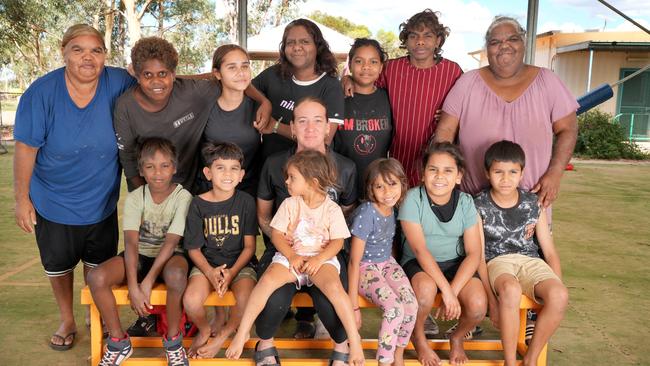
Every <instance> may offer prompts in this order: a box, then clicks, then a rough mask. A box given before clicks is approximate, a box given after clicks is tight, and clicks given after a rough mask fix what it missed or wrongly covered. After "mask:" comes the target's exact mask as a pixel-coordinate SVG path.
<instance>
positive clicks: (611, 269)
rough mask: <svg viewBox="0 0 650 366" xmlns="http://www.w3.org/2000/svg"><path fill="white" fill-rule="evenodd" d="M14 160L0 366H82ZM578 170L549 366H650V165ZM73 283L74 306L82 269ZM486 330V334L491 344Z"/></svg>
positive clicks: (567, 190) (7, 189) (369, 322)
mask: <svg viewBox="0 0 650 366" xmlns="http://www.w3.org/2000/svg"><path fill="white" fill-rule="evenodd" d="M12 152H13V148H10V153H9V154H5V155H0V205H1V206H0V232H1V233H2V235H1V237H0V253H2V254H1V255H0V309H1V311H0V329H2V330H3V331H2V332H0V345H1V346H0V349H1V350H2V352H0V365H3V366H4V365H45V364H47V365H87V359H88V356H89V355H90V346H89V336H88V330H87V329H86V328H85V327H84V325H83V324H84V311H83V309H82V307H81V305H76V309H75V310H76V319H77V324H78V330H79V334H78V336H77V343H76V346H75V347H74V348H73V349H72V350H70V351H68V352H55V351H52V350H50V348H49V347H48V346H47V342H48V340H49V336H50V334H51V333H52V332H53V331H54V330H55V329H56V328H57V326H58V312H57V308H56V305H55V303H54V298H53V296H52V293H51V289H50V286H49V282H48V281H47V279H46V278H45V276H44V274H43V272H42V268H41V265H40V261H39V259H38V250H37V248H36V243H35V240H34V237H33V235H28V234H24V233H22V232H21V231H20V230H19V229H18V228H17V226H16V225H15V223H14V214H13V204H14V203H13V189H12V179H13V178H12V159H13V154H12ZM575 166H576V171H573V172H567V173H566V174H565V177H564V179H563V181H562V192H561V194H560V198H559V200H558V202H557V204H556V205H555V207H554V214H553V215H554V222H553V231H554V236H555V240H556V245H557V246H558V248H559V251H560V255H561V258H562V264H563V271H564V280H565V282H566V284H567V286H568V287H569V289H570V293H571V300H570V305H569V309H568V312H567V315H566V318H565V320H564V321H563V322H562V325H561V327H560V329H559V330H558V331H557V333H556V334H555V336H554V337H553V338H552V339H551V343H550V347H549V360H550V361H549V365H554V366H555V365H608V364H618V365H650V354H649V353H646V352H645V351H646V346H644V345H647V343H646V342H647V340H648V339H650V327H648V324H647V322H648V321H649V320H650V318H649V317H648V316H647V314H648V310H647V309H648V307H649V306H650V275H649V274H648V270H647V268H648V267H647V263H649V262H650V225H648V223H650V220H649V219H648V216H649V215H650V203H649V202H650V179H649V178H650V164H615V163H605V162H603V163H588V162H576V163H575ZM76 274H77V279H76V291H75V293H76V294H77V295H76V296H75V303H76V304H78V302H79V296H78V293H79V291H78V289H80V288H81V285H82V282H81V279H80V278H81V267H78V268H77V272H76ZM122 314H123V324H124V325H125V326H128V324H129V323H130V322H131V320H132V319H133V318H134V317H133V315H132V314H130V312H129V311H128V310H127V309H123V311H122ZM364 322H365V323H364V330H363V331H362V335H363V336H365V337H376V329H377V328H376V324H377V316H376V315H375V310H367V312H365V313H364ZM488 323H489V322H485V324H484V328H486V332H485V333H486V335H487V336H494V335H495V334H496V333H495V331H494V330H492V329H491V327H490V326H489V325H488ZM448 326H449V324H446V323H445V324H442V325H441V328H442V329H443V330H444V329H446V328H447V327H448ZM292 327H293V323H292V322H287V324H286V325H285V326H284V327H283V329H282V330H281V332H280V334H279V336H285V337H286V336H289V335H290V333H291V329H292ZM156 352H158V351H156ZM159 353H160V352H159ZM280 353H281V355H285V356H290V354H289V353H287V352H283V351H280ZM160 354H161V353H160ZM245 355H250V353H246V354H245ZM302 356H305V355H304V354H302ZM407 356H408V355H407ZM410 356H411V357H413V356H414V355H413V354H412V353H411V354H410ZM441 356H443V357H446V355H445V354H444V353H443V354H441ZM471 356H472V353H470V357H471ZM367 357H368V358H372V357H373V355H372V354H371V353H368V354H367ZM480 357H485V355H483V354H482V355H481V356H480Z"/></svg>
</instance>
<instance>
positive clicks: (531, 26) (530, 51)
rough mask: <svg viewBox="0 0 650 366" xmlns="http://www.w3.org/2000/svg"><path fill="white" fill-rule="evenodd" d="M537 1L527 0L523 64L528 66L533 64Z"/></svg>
mask: <svg viewBox="0 0 650 366" xmlns="http://www.w3.org/2000/svg"><path fill="white" fill-rule="evenodd" d="M538 10H539V0H528V16H527V18H526V33H527V34H528V36H527V37H526V57H525V58H524V62H525V63H527V64H529V65H534V64H535V43H536V41H537V11H538Z"/></svg>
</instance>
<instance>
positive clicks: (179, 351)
mask: <svg viewBox="0 0 650 366" xmlns="http://www.w3.org/2000/svg"><path fill="white" fill-rule="evenodd" d="M163 347H165V355H167V366H190V361H189V360H188V359H187V353H185V348H183V334H182V333H178V335H177V336H176V337H174V338H172V339H170V340H168V339H167V337H163Z"/></svg>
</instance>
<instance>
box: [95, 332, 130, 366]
mask: <svg viewBox="0 0 650 366" xmlns="http://www.w3.org/2000/svg"><path fill="white" fill-rule="evenodd" d="M132 353H133V347H131V340H130V339H129V337H126V338H124V339H122V340H121V341H120V340H115V339H114V338H111V337H108V338H107V339H106V349H105V350H104V355H103V356H102V359H101V361H99V366H119V365H121V364H122V362H124V360H126V359H127V358H129V357H130V356H131V354H132Z"/></svg>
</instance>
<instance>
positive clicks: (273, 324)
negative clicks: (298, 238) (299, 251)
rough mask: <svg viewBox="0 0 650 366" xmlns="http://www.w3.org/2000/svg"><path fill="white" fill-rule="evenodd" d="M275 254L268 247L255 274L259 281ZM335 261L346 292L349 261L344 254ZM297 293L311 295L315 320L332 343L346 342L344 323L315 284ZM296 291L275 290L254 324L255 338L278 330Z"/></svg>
mask: <svg viewBox="0 0 650 366" xmlns="http://www.w3.org/2000/svg"><path fill="white" fill-rule="evenodd" d="M274 254H275V249H273V248H268V247H267V249H266V251H265V252H264V254H263V255H262V258H261V259H260V263H259V266H258V272H257V277H258V278H260V277H261V276H262V274H263V273H264V271H266V268H267V267H268V266H269V264H271V259H273V255H274ZM337 258H338V260H339V263H340V264H341V274H340V278H341V283H342V284H343V288H344V289H346V291H347V287H348V286H347V285H348V270H347V263H348V262H347V260H346V258H345V254H344V252H343V251H341V252H340V253H339V254H338V255H337ZM300 291H301V292H307V293H308V294H309V296H311V299H312V301H313V302H314V307H315V308H316V311H317V312H318V317H319V318H320V320H321V321H322V322H323V325H324V326H325V329H327V331H328V332H329V334H330V336H331V337H332V339H333V340H334V342H336V343H342V342H344V341H345V340H346V339H348V336H347V334H346V333H345V329H344V328H343V324H341V320H339V317H338V316H337V315H336V311H335V310H334V307H333V306H332V304H331V303H330V302H329V300H328V299H327V297H325V295H324V294H323V293H322V292H321V291H320V290H319V289H318V287H316V286H315V285H314V286H310V287H307V286H303V287H302V289H301V290H300ZM296 292H298V290H297V289H296V285H295V284H293V283H289V284H286V285H284V286H282V287H280V288H279V289H277V290H276V291H275V292H274V293H273V294H272V295H271V297H269V299H268V301H267V302H266V306H265V307H264V310H262V312H261V313H260V315H259V316H258V317H257V320H256V321H255V330H256V332H257V336H258V337H260V338H261V339H269V338H272V337H273V336H274V335H275V332H276V331H277V330H278V327H280V323H282V320H284V317H285V315H286V314H287V311H288V310H289V307H290V306H291V300H292V299H293V295H295V294H296Z"/></svg>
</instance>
